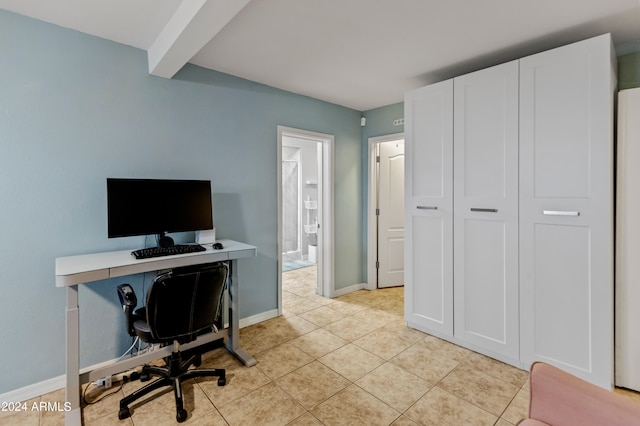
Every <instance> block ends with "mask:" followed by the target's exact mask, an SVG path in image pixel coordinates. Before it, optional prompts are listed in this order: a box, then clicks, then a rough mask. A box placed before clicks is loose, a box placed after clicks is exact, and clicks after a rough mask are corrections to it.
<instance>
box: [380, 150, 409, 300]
mask: <svg viewBox="0 0 640 426" xmlns="http://www.w3.org/2000/svg"><path fill="white" fill-rule="evenodd" d="M378 159H379V160H378V165H379V167H378V288H384V287H395V286H401V285H404V141H403V140H398V141H390V142H382V143H380V144H378Z"/></svg>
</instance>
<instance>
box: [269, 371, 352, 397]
mask: <svg viewBox="0 0 640 426" xmlns="http://www.w3.org/2000/svg"><path fill="white" fill-rule="evenodd" d="M276 383H277V384H278V386H280V387H281V388H282V389H283V390H284V391H285V392H287V393H288V394H289V395H291V396H292V397H293V398H295V399H296V401H298V402H299V403H300V404H302V405H303V406H304V407H305V408H307V409H311V408H313V407H315V406H316V405H318V404H320V403H321V402H323V401H325V400H326V399H328V398H330V397H331V396H332V395H335V394H336V393H338V392H339V391H341V390H342V389H344V388H345V387H346V386H348V385H349V383H350V382H349V381H348V380H347V379H345V378H344V377H342V376H340V375H339V374H338V373H336V372H335V371H333V370H331V369H330V368H329V367H327V366H325V365H323V364H322V363H320V362H318V361H314V362H312V363H311V364H307V365H305V366H304V367H301V368H299V369H298V370H296V371H293V372H291V373H289V374H287V375H286V376H284V377H281V378H280V379H278V380H276Z"/></svg>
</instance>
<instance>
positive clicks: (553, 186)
mask: <svg viewBox="0 0 640 426" xmlns="http://www.w3.org/2000/svg"><path fill="white" fill-rule="evenodd" d="M615 75H616V71H615V54H614V52H613V47H612V44H611V37H610V35H608V34H607V35H604V36H600V37H595V38H592V39H589V40H585V41H583V42H579V43H574V44H571V45H568V46H565V47H561V48H558V49H554V50H550V51H547V52H543V53H540V54H537V55H533V56H529V57H527V58H523V59H522V60H521V61H520V327H521V331H520V342H521V348H520V349H521V352H520V354H521V360H522V362H523V364H524V365H525V366H528V365H530V364H531V363H532V362H534V361H538V360H540V361H545V362H548V363H551V364H554V365H556V366H558V367H560V368H562V369H564V370H566V371H569V372H570V373H572V374H575V375H577V376H579V377H582V378H583V379H585V380H587V381H590V382H592V383H595V384H597V385H599V386H602V387H605V388H611V386H612V384H613V123H614V121H613V101H614V90H615Z"/></svg>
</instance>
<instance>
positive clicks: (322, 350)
mask: <svg viewBox="0 0 640 426" xmlns="http://www.w3.org/2000/svg"><path fill="white" fill-rule="evenodd" d="M347 343H349V342H348V341H347V340H345V339H343V338H341V337H338V336H336V335H335V334H333V333H330V332H328V331H326V330H325V329H322V328H320V329H317V330H314V331H312V332H311V333H307V334H305V335H304V336H300V337H298V338H297V339H294V340H292V341H291V344H292V345H294V346H295V347H297V348H298V349H300V350H302V351H304V352H306V353H307V354H309V355H311V356H312V357H314V358H320V357H321V356H324V355H326V354H328V353H329V352H332V351H334V350H336V349H338V348H339V347H341V346H344V345H346V344H347Z"/></svg>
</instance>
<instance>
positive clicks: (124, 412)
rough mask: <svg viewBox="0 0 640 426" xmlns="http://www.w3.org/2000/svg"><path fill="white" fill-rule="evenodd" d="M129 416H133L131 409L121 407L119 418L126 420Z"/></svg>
mask: <svg viewBox="0 0 640 426" xmlns="http://www.w3.org/2000/svg"><path fill="white" fill-rule="evenodd" d="M127 417H131V411H129V408H121V409H120V411H118V418H119V419H120V420H124V419H126V418H127Z"/></svg>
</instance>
